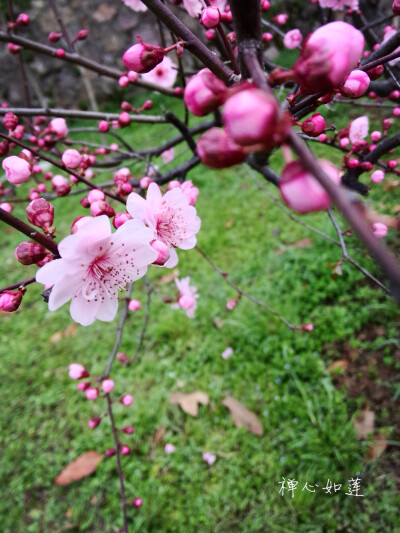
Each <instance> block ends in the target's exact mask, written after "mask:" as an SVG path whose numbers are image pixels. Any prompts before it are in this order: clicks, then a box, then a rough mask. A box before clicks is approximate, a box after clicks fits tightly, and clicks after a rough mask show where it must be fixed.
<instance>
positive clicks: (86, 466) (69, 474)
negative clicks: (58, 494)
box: [54, 451, 103, 485]
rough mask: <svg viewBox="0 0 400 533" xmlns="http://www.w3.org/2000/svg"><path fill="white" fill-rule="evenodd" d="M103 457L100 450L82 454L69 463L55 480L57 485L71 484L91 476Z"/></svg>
mask: <svg viewBox="0 0 400 533" xmlns="http://www.w3.org/2000/svg"><path fill="white" fill-rule="evenodd" d="M102 459H103V455H102V454H101V453H99V452H95V451H90V452H86V453H84V454H83V455H80V456H79V457H78V458H77V459H75V460H74V461H72V463H69V465H68V466H66V467H65V468H64V470H63V471H62V472H61V474H60V475H59V476H57V477H56V479H55V480H54V482H55V484H56V485H69V483H72V482H73V481H78V480H79V479H82V478H84V477H87V476H90V474H93V472H94V471H95V470H96V468H97V465H98V464H99V463H100V461H101V460H102Z"/></svg>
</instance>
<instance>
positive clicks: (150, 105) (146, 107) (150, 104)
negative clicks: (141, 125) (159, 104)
mask: <svg viewBox="0 0 400 533" xmlns="http://www.w3.org/2000/svg"><path fill="white" fill-rule="evenodd" d="M142 109H144V110H145V111H149V110H150V109H153V101H152V100H145V101H144V103H143V105H142Z"/></svg>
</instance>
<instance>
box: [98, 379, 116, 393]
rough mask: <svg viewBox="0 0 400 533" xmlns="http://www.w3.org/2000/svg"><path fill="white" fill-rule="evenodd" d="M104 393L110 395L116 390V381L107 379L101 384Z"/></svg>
mask: <svg viewBox="0 0 400 533" xmlns="http://www.w3.org/2000/svg"><path fill="white" fill-rule="evenodd" d="M101 388H102V389H103V391H104V392H105V393H106V394H108V393H109V392H111V391H112V390H113V389H114V381H113V380H112V379H105V380H104V381H103V383H102V384H101Z"/></svg>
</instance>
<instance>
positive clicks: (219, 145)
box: [197, 128, 246, 169]
mask: <svg viewBox="0 0 400 533" xmlns="http://www.w3.org/2000/svg"><path fill="white" fill-rule="evenodd" d="M197 153H198V155H199V157H200V159H201V162H202V163H203V165H206V166H207V167H210V168H216V169H219V168H226V167H231V166H232V165H237V164H238V163H242V162H243V161H244V160H245V159H246V154H245V152H244V150H243V148H242V147H241V146H239V145H238V144H236V143H235V141H233V140H232V139H231V137H229V136H228V134H227V133H226V131H225V130H223V129H222V128H211V129H209V130H208V131H207V132H206V133H204V134H203V135H202V136H201V137H200V138H199V140H198V141H197Z"/></svg>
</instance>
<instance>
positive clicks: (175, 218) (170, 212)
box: [122, 183, 200, 268]
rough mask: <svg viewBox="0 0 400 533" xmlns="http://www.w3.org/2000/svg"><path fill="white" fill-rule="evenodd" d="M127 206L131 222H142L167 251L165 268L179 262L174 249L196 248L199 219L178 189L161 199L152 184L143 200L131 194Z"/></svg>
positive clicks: (167, 193) (135, 194) (156, 186)
mask: <svg viewBox="0 0 400 533" xmlns="http://www.w3.org/2000/svg"><path fill="white" fill-rule="evenodd" d="M126 207H127V211H128V212H129V213H130V214H131V215H132V217H133V219H139V220H141V221H142V222H144V223H145V224H146V225H147V226H148V227H149V228H150V229H151V230H152V231H153V239H156V240H159V241H162V242H163V243H165V244H166V245H167V246H168V247H169V248H170V258H169V259H168V261H167V262H166V263H165V265H164V266H166V267H167V268H171V267H173V266H175V265H176V264H177V263H178V255H177V253H176V251H175V248H181V249H182V250H190V249H191V248H194V247H195V246H196V233H197V232H198V231H199V229H200V218H199V217H198V216H197V214H196V209H195V208H194V207H193V206H190V205H189V202H188V200H187V198H186V196H185V194H184V193H183V192H182V190H181V189H178V188H176V189H172V190H171V191H168V192H166V193H165V194H164V196H163V195H162V194H161V191H160V188H159V186H158V185H157V184H156V183H151V184H150V186H149V188H148V190H147V196H146V200H145V199H144V198H142V197H141V196H139V194H137V193H131V194H130V195H129V196H128V199H127V204H126ZM122 227H124V226H122ZM153 239H152V240H153Z"/></svg>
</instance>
